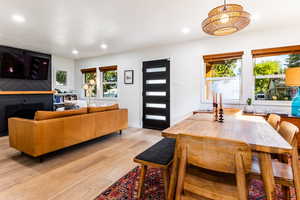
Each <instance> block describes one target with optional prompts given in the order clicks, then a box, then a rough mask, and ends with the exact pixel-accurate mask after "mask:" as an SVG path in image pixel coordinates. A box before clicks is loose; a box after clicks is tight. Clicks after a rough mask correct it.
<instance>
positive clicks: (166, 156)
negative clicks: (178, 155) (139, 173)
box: [135, 138, 176, 165]
mask: <svg viewBox="0 0 300 200" xmlns="http://www.w3.org/2000/svg"><path fill="white" fill-rule="evenodd" d="M175 144H176V139H173V138H164V139H162V140H161V141H159V142H158V143H156V144H154V145H153V146H151V147H150V148H149V149H147V150H146V151H144V152H143V153H141V154H139V155H138V156H136V157H135V159H136V160H141V161H147V162H151V163H155V164H159V165H168V164H169V163H170V162H171V161H172V159H173V155H174V151H175Z"/></svg>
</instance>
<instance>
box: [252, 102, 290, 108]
mask: <svg viewBox="0 0 300 200" xmlns="http://www.w3.org/2000/svg"><path fill="white" fill-rule="evenodd" d="M291 103H292V102H291V101H268V100H266V101H258V100H256V101H254V102H253V105H254V106H287V107H290V106H291Z"/></svg>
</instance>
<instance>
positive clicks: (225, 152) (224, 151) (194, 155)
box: [178, 134, 252, 174]
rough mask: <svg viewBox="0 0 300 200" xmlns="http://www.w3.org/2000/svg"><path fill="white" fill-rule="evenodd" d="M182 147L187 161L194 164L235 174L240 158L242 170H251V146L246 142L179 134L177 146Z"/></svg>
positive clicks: (246, 171)
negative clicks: (185, 150)
mask: <svg viewBox="0 0 300 200" xmlns="http://www.w3.org/2000/svg"><path fill="white" fill-rule="evenodd" d="M182 147H185V148H187V163H189V164H192V165H194V166H198V167H201V168H205V169H208V170H213V171H217V172H223V173H230V174H235V173H236V170H237V165H236V163H237V160H241V161H242V163H240V164H241V165H242V166H244V169H243V171H244V172H245V174H247V173H249V172H250V170H251V165H252V158H251V148H250V146H249V145H248V144H246V143H243V142H240V141H235V140H228V139H220V138H213V137H199V136H191V135H187V134H180V135H179V137H178V148H179V149H180V148H181V149H182ZM179 152H180V150H179ZM178 156H180V155H178Z"/></svg>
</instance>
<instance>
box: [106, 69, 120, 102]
mask: <svg viewBox="0 0 300 200" xmlns="http://www.w3.org/2000/svg"><path fill="white" fill-rule="evenodd" d="M117 80H118V75H117V71H116V70H114V71H106V72H103V96H104V97H112V98H116V97H117V96H118V94H117Z"/></svg>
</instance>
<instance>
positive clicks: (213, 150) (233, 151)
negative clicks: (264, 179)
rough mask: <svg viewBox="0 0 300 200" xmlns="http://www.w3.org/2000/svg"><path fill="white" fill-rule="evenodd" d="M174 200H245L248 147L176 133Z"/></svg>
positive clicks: (249, 151) (248, 165) (249, 159)
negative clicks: (176, 160) (176, 168)
mask: <svg viewBox="0 0 300 200" xmlns="http://www.w3.org/2000/svg"><path fill="white" fill-rule="evenodd" d="M177 142H178V146H177V147H176V150H177V151H176V154H177V156H178V159H179V168H178V179H177V188H176V194H175V195H176V200H185V199H186V200H192V199H200V197H201V198H207V199H224V200H226V199H240V200H246V199H248V188H247V185H248V184H247V178H246V175H247V174H248V173H249V172H250V170H251V165H252V159H251V148H250V146H249V145H248V144H246V143H243V142H239V141H234V140H228V139H220V138H213V137H199V136H191V135H187V134H180V135H179V136H178V139H177Z"/></svg>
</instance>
